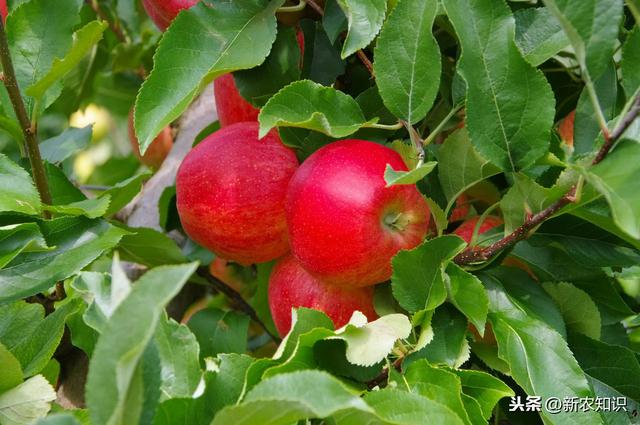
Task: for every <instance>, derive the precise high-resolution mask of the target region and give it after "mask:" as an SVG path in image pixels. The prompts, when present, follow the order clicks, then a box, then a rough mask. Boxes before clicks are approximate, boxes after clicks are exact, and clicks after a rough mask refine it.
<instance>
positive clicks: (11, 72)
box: [0, 19, 51, 218]
mask: <svg viewBox="0 0 640 425" xmlns="http://www.w3.org/2000/svg"><path fill="white" fill-rule="evenodd" d="M0 61H1V62H2V69H3V70H4V74H3V78H2V81H3V82H4V86H5V87H6V88H7V93H8V94H9V99H10V100H11V104H12V105H13V110H14V111H15V113H16V117H17V118H18V122H19V123H20V127H21V129H22V134H23V136H24V146H25V150H26V152H27V156H28V157H29V162H30V164H31V174H32V175H33V181H34V182H35V184H36V188H37V189H38V193H39V194H40V200H41V201H42V203H44V204H47V205H51V192H49V182H48V181H47V174H46V172H45V169H44V164H43V162H42V156H41V155H40V147H39V146H38V141H37V140H36V124H35V122H33V123H32V122H31V120H30V119H29V114H27V108H26V107H25V104H24V99H23V98H22V94H21V93H20V87H19V86H18V81H17V79H16V72H15V69H14V68H13V61H12V60H11V52H10V51H9V43H8V41H7V33H6V31H5V28H4V23H3V22H2V19H0ZM43 215H44V217H45V218H49V217H50V214H49V213H48V212H44V213H43Z"/></svg>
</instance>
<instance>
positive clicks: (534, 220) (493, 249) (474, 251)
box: [454, 94, 640, 265]
mask: <svg viewBox="0 0 640 425" xmlns="http://www.w3.org/2000/svg"><path fill="white" fill-rule="evenodd" d="M631 105H632V106H631V107H630V108H629V110H628V111H627V112H626V114H625V115H624V116H623V117H622V119H621V120H620V121H619V122H618V124H617V125H616V127H615V129H614V130H613V131H612V132H611V133H610V134H609V133H607V137H605V143H604V144H603V145H602V147H601V148H600V150H599V151H598V153H597V154H596V156H595V159H594V160H593V162H592V165H596V164H598V163H600V162H601V161H602V160H603V159H604V158H605V157H606V156H607V154H608V153H609V152H610V151H611V148H612V147H613V146H614V144H615V142H617V141H618V139H620V137H622V135H623V134H624V132H625V131H626V130H627V129H628V128H629V126H630V125H631V124H632V123H633V121H634V120H635V119H637V118H638V116H639V115H640V94H637V95H636V97H635V99H634V100H633V102H632V103H631ZM581 186H582V182H581V181H579V182H578V184H576V185H574V186H572V187H571V189H569V191H568V192H567V193H565V194H564V195H563V196H562V197H561V198H560V199H558V200H557V201H556V202H554V203H553V204H551V205H549V206H548V207H547V208H545V209H543V210H542V211H540V212H538V213H536V214H534V215H532V216H531V217H529V218H527V220H526V221H525V222H524V224H522V225H521V226H520V227H518V228H517V229H515V230H514V231H513V232H512V233H510V234H509V235H507V236H505V237H504V238H502V239H500V240H498V241H496V242H494V243H493V244H491V245H489V246H487V247H485V248H467V249H465V250H464V251H463V252H461V253H460V254H458V255H457V256H456V257H455V258H454V262H455V263H456V264H459V265H464V264H475V263H481V262H484V261H487V260H489V259H491V258H492V257H493V256H494V255H496V254H498V253H499V252H501V251H502V250H503V249H505V248H508V247H510V246H512V245H515V244H516V243H517V242H520V241H522V240H524V239H526V238H527V237H529V235H530V234H531V233H532V232H533V231H535V229H536V228H537V227H538V226H539V225H540V224H542V223H543V222H544V221H545V220H547V219H549V218H551V216H553V215H554V214H555V213H557V212H558V211H560V210H561V209H562V208H563V207H565V206H566V205H569V204H571V203H573V202H575V201H577V199H578V195H579V192H580V188H581Z"/></svg>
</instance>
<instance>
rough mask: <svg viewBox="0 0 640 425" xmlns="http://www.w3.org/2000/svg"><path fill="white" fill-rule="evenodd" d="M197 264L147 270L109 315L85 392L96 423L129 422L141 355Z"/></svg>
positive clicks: (92, 418)
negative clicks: (127, 406)
mask: <svg viewBox="0 0 640 425" xmlns="http://www.w3.org/2000/svg"><path fill="white" fill-rule="evenodd" d="M196 266H197V265H196V264H195V263H191V264H186V265H180V266H164V267H158V268H155V269H152V270H150V271H148V272H147V273H145V274H144V275H143V276H142V278H140V279H139V280H138V281H137V282H136V284H135V285H134V286H133V290H132V291H131V293H130V294H129V296H128V297H127V298H126V299H125V300H124V301H123V302H122V304H120V306H119V307H118V309H117V310H116V311H115V313H114V314H113V316H111V318H110V319H109V322H108V323H107V326H106V328H105V330H104V332H103V333H102V335H101V336H100V339H99V340H98V344H97V345H96V347H95V351H94V354H93V357H92V358H91V362H90V363H89V375H88V378H87V389H86V394H87V406H88V408H89V411H90V412H91V421H92V422H93V423H109V424H113V425H116V424H123V423H127V422H124V420H125V417H126V415H127V414H130V413H131V411H127V410H125V406H126V405H127V404H128V403H129V402H132V401H133V400H130V399H129V396H128V393H129V391H130V390H131V389H132V383H134V382H135V376H134V373H135V371H136V369H137V366H138V365H139V362H140V359H141V358H142V356H143V353H144V352H145V348H146V346H147V344H148V343H149V341H150V340H151V338H152V337H153V334H154V331H155V328H156V326H157V324H158V321H159V320H160V317H161V313H162V311H163V309H164V307H165V306H166V304H167V303H168V302H169V301H170V300H171V298H173V297H174V296H175V295H176V294H177V293H178V292H179V291H180V289H181V288H182V286H183V285H184V284H185V282H186V281H187V279H188V278H189V277H190V276H191V274H192V273H193V272H194V271H195V269H196ZM138 370H139V369H138ZM136 407H137V408H140V406H136ZM128 423H132V422H128Z"/></svg>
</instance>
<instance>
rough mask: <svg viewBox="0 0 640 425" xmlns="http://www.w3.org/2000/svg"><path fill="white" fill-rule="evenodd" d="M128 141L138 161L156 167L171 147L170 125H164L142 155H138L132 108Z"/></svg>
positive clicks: (138, 149) (138, 146)
mask: <svg viewBox="0 0 640 425" xmlns="http://www.w3.org/2000/svg"><path fill="white" fill-rule="evenodd" d="M129 141H130V142H131V150H132V151H133V154H134V155H135V156H136V158H138V160H139V161H140V162H142V163H143V164H144V165H146V166H147V167H149V168H153V169H158V168H160V166H161V165H162V163H163V162H164V160H165V158H166V157H167V155H169V151H170V150H171V148H172V147H173V136H172V135H171V127H165V128H164V129H163V130H162V131H161V132H160V134H158V137H156V138H155V139H154V140H153V142H151V144H150V145H149V147H148V148H147V150H146V152H145V153H144V155H140V145H139V144H138V138H137V137H136V132H135V129H134V127H133V109H132V110H131V112H129Z"/></svg>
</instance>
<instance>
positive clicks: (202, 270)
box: [196, 267, 280, 342]
mask: <svg viewBox="0 0 640 425" xmlns="http://www.w3.org/2000/svg"><path fill="white" fill-rule="evenodd" d="M196 273H197V275H198V276H200V277H202V278H204V279H206V280H207V282H209V283H210V284H211V285H212V286H213V287H214V288H215V289H216V290H217V291H218V292H220V293H222V294H224V295H225V296H226V297H227V298H229V299H230V300H231V301H232V302H233V303H234V304H235V305H236V306H237V307H238V308H239V309H240V310H242V311H243V312H244V313H246V314H247V315H249V317H251V319H252V320H253V321H254V322H256V323H257V324H258V325H260V327H261V328H262V329H264V331H265V332H266V333H267V334H268V335H269V336H270V337H271V339H273V340H274V341H275V342H280V338H278V337H277V336H276V335H274V334H272V333H271V331H269V329H268V328H267V326H266V325H265V324H264V322H263V321H262V320H260V318H259V317H258V314H257V313H256V311H255V310H254V309H253V307H251V306H250V305H249V303H247V302H246V301H245V300H244V298H242V295H240V294H239V293H238V292H237V291H236V290H235V289H233V288H231V287H230V286H228V285H227V284H225V283H224V282H222V281H221V280H219V279H216V278H215V277H214V276H212V275H211V273H209V270H207V268H206V267H199V268H198V270H197V271H196Z"/></svg>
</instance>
